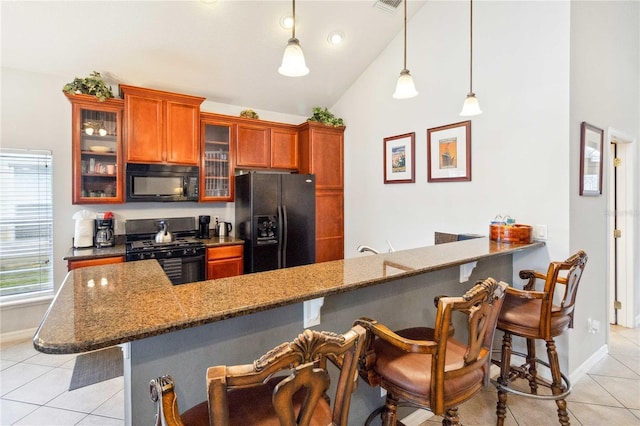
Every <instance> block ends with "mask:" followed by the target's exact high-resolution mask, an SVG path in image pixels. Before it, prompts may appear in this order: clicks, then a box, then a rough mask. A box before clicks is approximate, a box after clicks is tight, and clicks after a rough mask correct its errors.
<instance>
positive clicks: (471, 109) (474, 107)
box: [460, 0, 482, 117]
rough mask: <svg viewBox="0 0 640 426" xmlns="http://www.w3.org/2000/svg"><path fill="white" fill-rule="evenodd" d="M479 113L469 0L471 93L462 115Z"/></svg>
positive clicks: (470, 4) (470, 1)
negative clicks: (474, 81) (474, 88)
mask: <svg viewBox="0 0 640 426" xmlns="http://www.w3.org/2000/svg"><path fill="white" fill-rule="evenodd" d="M479 114H482V110H481V109H480V103H478V98H476V94H475V93H473V0H469V93H467V98H466V99H465V100H464V104H463V105H462V111H460V115H461V116H463V117H469V116H472V115H479Z"/></svg>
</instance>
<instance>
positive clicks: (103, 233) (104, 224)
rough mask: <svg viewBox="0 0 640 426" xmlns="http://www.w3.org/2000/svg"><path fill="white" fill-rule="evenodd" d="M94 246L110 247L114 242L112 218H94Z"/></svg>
mask: <svg viewBox="0 0 640 426" xmlns="http://www.w3.org/2000/svg"><path fill="white" fill-rule="evenodd" d="M95 242H96V247H98V248H102V247H112V246H113V245H114V243H115V234H114V232H113V219H96V235H95Z"/></svg>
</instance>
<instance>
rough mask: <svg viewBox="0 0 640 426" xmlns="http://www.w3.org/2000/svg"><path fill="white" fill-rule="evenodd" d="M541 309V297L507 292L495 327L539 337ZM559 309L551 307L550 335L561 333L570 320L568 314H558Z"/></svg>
mask: <svg viewBox="0 0 640 426" xmlns="http://www.w3.org/2000/svg"><path fill="white" fill-rule="evenodd" d="M541 309H542V300H541V299H526V298H522V297H517V296H513V295H511V294H509V293H507V295H506V296H505V298H504V302H503V304H502V310H501V311H500V316H499V317H498V325H497V328H498V329H499V330H502V331H508V332H509V333H513V334H517V335H520V336H523V337H528V338H533V339H534V338H541V337H542V336H540V332H539V329H540V315H541V312H542V310H541ZM559 310H560V308H559V307H558V306H552V308H551V337H554V336H557V335H559V334H560V333H562V332H563V331H564V330H565V329H566V328H567V326H568V325H569V322H570V321H571V317H570V316H569V315H560V314H559Z"/></svg>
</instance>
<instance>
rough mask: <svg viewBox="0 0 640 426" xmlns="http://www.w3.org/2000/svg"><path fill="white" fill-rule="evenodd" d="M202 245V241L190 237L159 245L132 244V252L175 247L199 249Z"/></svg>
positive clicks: (152, 241)
mask: <svg viewBox="0 0 640 426" xmlns="http://www.w3.org/2000/svg"><path fill="white" fill-rule="evenodd" d="M202 245H203V243H202V242H201V241H198V240H196V239H195V238H189V237H184V238H176V239H175V240H173V241H171V242H167V243H158V242H156V241H155V240H140V241H132V242H131V250H134V251H137V250H162V249H167V248H174V247H199V246H202Z"/></svg>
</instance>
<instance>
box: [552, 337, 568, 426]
mask: <svg viewBox="0 0 640 426" xmlns="http://www.w3.org/2000/svg"><path fill="white" fill-rule="evenodd" d="M547 354H548V356H549V365H550V366H551V377H552V379H553V381H552V383H551V391H552V392H553V394H554V395H558V394H561V393H562V392H564V391H565V388H564V385H563V384H562V375H561V374H560V361H559V360H558V352H557V351H556V343H555V342H554V341H553V339H551V340H548V341H547ZM556 405H557V406H558V420H560V424H561V425H563V426H569V414H568V413H567V401H566V400H564V399H556Z"/></svg>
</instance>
